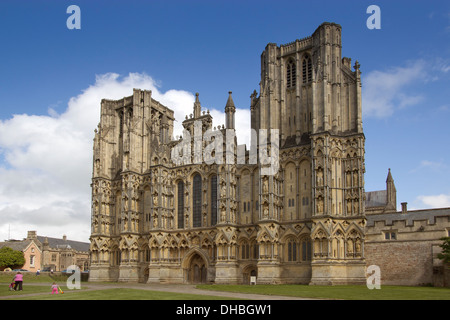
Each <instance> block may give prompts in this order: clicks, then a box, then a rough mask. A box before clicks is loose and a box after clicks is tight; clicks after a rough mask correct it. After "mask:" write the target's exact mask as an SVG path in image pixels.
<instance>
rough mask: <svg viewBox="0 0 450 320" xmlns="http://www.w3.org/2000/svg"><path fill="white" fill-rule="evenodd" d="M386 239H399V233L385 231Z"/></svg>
mask: <svg viewBox="0 0 450 320" xmlns="http://www.w3.org/2000/svg"><path fill="white" fill-rule="evenodd" d="M384 239H385V240H397V233H396V232H393V231H386V232H385V233H384Z"/></svg>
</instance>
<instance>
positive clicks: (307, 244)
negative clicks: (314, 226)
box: [301, 239, 311, 261]
mask: <svg viewBox="0 0 450 320" xmlns="http://www.w3.org/2000/svg"><path fill="white" fill-rule="evenodd" d="M301 246H302V248H301V249H302V261H311V241H310V240H309V239H303V240H302V242H301Z"/></svg>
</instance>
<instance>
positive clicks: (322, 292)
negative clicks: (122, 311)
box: [197, 285, 450, 300]
mask: <svg viewBox="0 0 450 320" xmlns="http://www.w3.org/2000/svg"><path fill="white" fill-rule="evenodd" d="M197 288H199V289H206V290H217V291H228V292H240V293H253V294H266V295H280V296H289V297H302V298H322V299H344V300H450V289H449V288H434V287H406V286H381V289H379V290H377V289H373V290H369V289H368V288H367V287H366V286H308V285H256V286H249V285H198V286H197Z"/></svg>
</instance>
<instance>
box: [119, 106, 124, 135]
mask: <svg viewBox="0 0 450 320" xmlns="http://www.w3.org/2000/svg"><path fill="white" fill-rule="evenodd" d="M119 135H120V136H122V135H123V111H122V112H120V113H119Z"/></svg>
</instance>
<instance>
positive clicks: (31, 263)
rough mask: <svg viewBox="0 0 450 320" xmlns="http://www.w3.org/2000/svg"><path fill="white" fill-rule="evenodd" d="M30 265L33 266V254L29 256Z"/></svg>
mask: <svg viewBox="0 0 450 320" xmlns="http://www.w3.org/2000/svg"><path fill="white" fill-rule="evenodd" d="M30 267H34V256H30Z"/></svg>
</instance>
